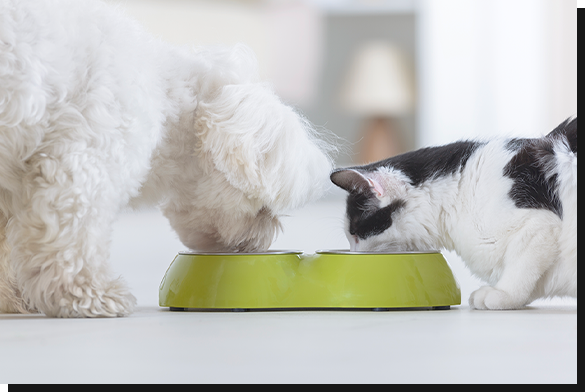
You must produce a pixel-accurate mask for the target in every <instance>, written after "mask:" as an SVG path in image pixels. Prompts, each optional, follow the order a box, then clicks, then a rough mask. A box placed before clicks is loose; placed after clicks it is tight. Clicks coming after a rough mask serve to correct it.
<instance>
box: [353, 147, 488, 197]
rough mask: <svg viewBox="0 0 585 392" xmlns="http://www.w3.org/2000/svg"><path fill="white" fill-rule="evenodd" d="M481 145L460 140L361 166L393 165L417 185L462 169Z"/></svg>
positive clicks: (370, 167) (370, 169) (375, 167)
mask: <svg viewBox="0 0 585 392" xmlns="http://www.w3.org/2000/svg"><path fill="white" fill-rule="evenodd" d="M481 145H483V143H480V142H474V141H459V142H455V143H451V144H446V145H444V146H439V147H427V148H421V149H419V150H416V151H411V152H407V153H405V154H401V155H397V156H395V157H392V158H388V159H386V160H383V161H379V162H375V163H371V164H369V165H365V166H362V167H361V168H362V169H363V170H367V171H374V170H376V169H377V168H379V167H381V166H385V167H393V168H396V169H398V170H400V171H401V172H402V173H404V174H405V175H406V176H408V178H410V182H411V184H412V185H414V186H417V185H419V184H421V183H423V182H425V181H427V180H430V179H433V178H438V177H442V176H447V175H451V174H454V173H455V172H457V170H462V169H463V168H464V167H465V164H466V163H467V160H468V159H469V157H471V155H472V154H473V153H474V152H475V151H476V150H477V148H478V147H480V146H481Z"/></svg>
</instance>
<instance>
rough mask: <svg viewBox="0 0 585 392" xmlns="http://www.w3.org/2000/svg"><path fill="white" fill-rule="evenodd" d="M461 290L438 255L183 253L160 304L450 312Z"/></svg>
mask: <svg viewBox="0 0 585 392" xmlns="http://www.w3.org/2000/svg"><path fill="white" fill-rule="evenodd" d="M459 304H461V291H460V289H459V284H458V283H457V281H456V279H455V277H454V276H453V273H452V272H451V269H450V268H449V265H448V264H447V262H446V261H445V258H444V257H443V255H442V254H441V253H439V252H437V251H428V252H409V253H365V252H347V251H337V250H330V251H317V252H316V254H315V255H306V254H303V253H302V252H300V251H269V252H265V253H245V254H244V253H241V254H237V253H198V252H180V253H179V254H178V255H177V256H176V257H175V259H174V260H173V262H172V263H171V265H170V266H169V268H168V270H167V272H166V274H165V276H164V277H163V280H162V282H161V284H160V288H159V305H160V306H161V307H169V308H171V310H185V309H200V310H205V309H208V310H211V309H224V310H248V309H334V308H347V309H355V308H364V309H375V310H384V309H391V308H431V309H448V308H449V307H450V306H451V305H459Z"/></svg>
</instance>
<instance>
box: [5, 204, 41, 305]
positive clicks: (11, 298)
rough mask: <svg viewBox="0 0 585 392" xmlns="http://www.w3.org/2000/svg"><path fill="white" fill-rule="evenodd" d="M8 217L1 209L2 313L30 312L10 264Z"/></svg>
mask: <svg viewBox="0 0 585 392" xmlns="http://www.w3.org/2000/svg"><path fill="white" fill-rule="evenodd" d="M7 226H8V217H7V216H6V215H5V214H4V213H3V212H2V211H0V312H1V313H30V312H34V309H30V308H28V307H27V305H26V304H25V303H24V301H23V299H22V297H21V295H20V293H19V292H18V289H17V288H16V282H15V280H14V274H13V271H12V268H11V265H10V245H9V244H8V238H7V236H6V235H7V233H6V231H7Z"/></svg>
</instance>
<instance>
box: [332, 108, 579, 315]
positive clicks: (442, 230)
mask: <svg viewBox="0 0 585 392" xmlns="http://www.w3.org/2000/svg"><path fill="white" fill-rule="evenodd" d="M331 180H332V181H333V182H334V183H335V184H336V185H338V186H340V187H341V188H343V189H345V190H347V191H348V192H349V196H348V200H347V214H346V233H347V236H348V239H349V241H350V244H351V249H352V250H359V251H408V250H423V249H440V248H445V249H448V250H454V251H456V252H457V253H458V254H459V255H460V256H461V258H462V259H463V260H464V261H465V263H466V264H467V266H468V267H469V269H470V270H471V272H472V273H473V274H474V275H476V276H477V277H479V278H481V279H483V280H484V281H486V282H487V283H488V284H489V286H484V287H482V288H480V289H479V290H477V291H475V292H474V293H473V294H472V295H471V297H470V299H469V303H470V305H471V306H472V307H474V308H478V309H514V308H518V307H522V306H524V305H526V304H528V303H530V302H532V301H533V300H535V299H537V298H542V297H553V296H574V297H576V296H577V119H576V118H575V119H572V120H567V121H565V122H563V123H562V124H561V125H559V127H557V128H556V129H555V130H554V131H553V132H551V133H550V134H548V135H546V136H544V137H542V138H538V139H494V140H490V141H487V142H479V141H463V142H457V143H452V144H448V145H445V146H440V147H431V148H424V149H420V150H417V151H413V152H410V153H406V154H402V155H399V156H396V157H392V158H389V159H387V160H384V161H380V162H376V163H372V164H369V165H364V166H358V167H352V168H347V169H338V170H335V171H334V172H333V173H332V174H331Z"/></svg>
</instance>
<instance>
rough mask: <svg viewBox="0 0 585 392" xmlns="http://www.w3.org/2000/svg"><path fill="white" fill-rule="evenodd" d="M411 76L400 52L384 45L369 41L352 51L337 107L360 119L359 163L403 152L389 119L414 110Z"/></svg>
mask: <svg viewBox="0 0 585 392" xmlns="http://www.w3.org/2000/svg"><path fill="white" fill-rule="evenodd" d="M413 84H414V83H413V73H412V71H411V68H410V67H409V65H408V62H407V61H406V58H405V56H404V55H403V54H402V52H401V51H400V50H399V49H398V48H397V47H395V46H394V45H392V44H389V43H387V42H378V41H375V42H369V43H367V44H365V45H363V46H362V47H360V49H359V50H358V51H357V52H356V54H355V56H354V58H353V61H352V63H351V66H350V69H349V73H348V75H347V77H346V79H345V83H344V85H343V88H342V91H341V104H342V105H343V107H344V108H345V109H347V110H348V111H350V112H351V113H353V114H355V115H359V116H361V117H364V118H365V120H366V122H365V128H364V135H363V137H362V139H361V144H362V145H361V147H360V154H359V155H360V160H361V161H362V163H366V162H373V161H377V160H380V159H385V158H388V157H390V156H392V155H396V154H398V153H400V152H403V146H402V142H401V138H400V134H399V132H398V131H397V130H396V126H395V124H394V121H393V119H394V118H396V117H400V116H403V115H406V114H408V113H410V112H411V111H412V109H413V107H414V87H413Z"/></svg>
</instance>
